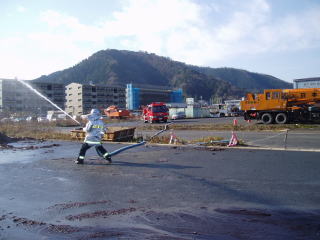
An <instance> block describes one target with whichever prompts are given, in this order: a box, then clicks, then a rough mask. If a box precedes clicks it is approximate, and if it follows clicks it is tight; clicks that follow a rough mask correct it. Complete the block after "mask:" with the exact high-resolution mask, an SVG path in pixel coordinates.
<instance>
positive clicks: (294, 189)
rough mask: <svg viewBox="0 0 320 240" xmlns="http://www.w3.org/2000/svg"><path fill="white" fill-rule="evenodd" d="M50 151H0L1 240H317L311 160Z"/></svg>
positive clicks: (314, 158) (212, 153) (154, 151)
mask: <svg viewBox="0 0 320 240" xmlns="http://www.w3.org/2000/svg"><path fill="white" fill-rule="evenodd" d="M54 143H55V144H60V145H59V146H52V144H53V142H44V143H41V144H40V145H38V144H35V143H33V142H29V143H19V144H16V145H15V146H16V147H21V146H26V145H27V146H30V145H32V146H38V147H41V148H33V149H31V150H22V149H10V150H2V151H0V159H1V160H0V181H1V183H2V184H1V185H0V192H1V195H0V239H1V240H4V239H219V240H234V239H264V240H265V239H279V240H280V239H311V240H313V239H320V223H319V219H320V211H319V209H320V192H319V189H320V175H319V170H320V161H319V153H316V152H293V151H261V150H236V149H226V150H219V149H205V148H199V147H198V148H191V147H186V148H185V147H181V148H180V147H158V146H148V147H145V146H143V147H137V148H133V149H130V150H128V151H126V152H123V153H121V154H119V155H116V156H114V158H113V161H114V162H113V164H112V165H108V164H107V163H106V162H105V161H103V160H101V159H99V158H98V157H96V156H95V153H94V151H93V150H92V151H91V150H90V152H89V153H88V156H87V158H86V161H85V163H86V164H85V165H82V166H81V165H75V164H74V163H73V160H74V158H75V156H76V155H77V152H78V150H79V148H80V143H73V142H54ZM120 146H122V145H118V144H105V147H106V148H107V149H108V150H109V151H112V150H114V149H117V148H119V147H120Z"/></svg>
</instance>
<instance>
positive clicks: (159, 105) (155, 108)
mask: <svg viewBox="0 0 320 240" xmlns="http://www.w3.org/2000/svg"><path fill="white" fill-rule="evenodd" d="M168 117H169V109H168V108H167V106H166V104H165V103H163V102H153V103H151V104H149V105H147V106H146V107H145V108H143V112H142V118H143V121H144V122H145V123H147V122H149V123H154V122H160V121H162V122H167V121H168Z"/></svg>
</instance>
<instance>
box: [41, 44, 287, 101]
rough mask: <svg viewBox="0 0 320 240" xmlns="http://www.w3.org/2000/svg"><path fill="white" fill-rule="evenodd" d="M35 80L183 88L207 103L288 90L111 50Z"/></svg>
mask: <svg viewBox="0 0 320 240" xmlns="http://www.w3.org/2000/svg"><path fill="white" fill-rule="evenodd" d="M35 80H37V81H45V82H56V83H64V84H69V83H71V82H78V83H87V84H89V83H94V84H110V85H123V86H124V85H125V84H127V83H133V84H140V85H141V84H148V85H159V86H168V87H175V88H182V89H183V92H184V95H185V96H186V97H196V98H200V97H202V98H203V99H206V100H209V99H210V98H212V97H213V98H214V97H222V98H224V99H226V98H238V97H241V96H243V95H244V93H245V92H246V91H248V90H251V89H258V90H259V89H263V88H288V87H290V84H289V83H286V82H284V81H282V80H279V79H277V78H274V77H272V76H268V75H262V74H257V73H250V72H247V71H244V70H237V69H230V68H219V69H214V68H207V67H196V66H191V65H187V64H185V63H182V62H177V61H173V60H171V59H169V58H166V57H160V56H157V55H155V54H150V53H146V52H133V51H125V50H112V49H108V50H103V51H99V52H97V53H95V54H93V55H92V56H90V57H89V58H87V59H85V60H83V61H81V62H80V63H79V64H77V65H75V66H73V67H71V68H68V69H65V70H62V71H58V72H55V73H52V74H50V75H48V76H41V77H40V78H38V79H35ZM266 86H268V87H266Z"/></svg>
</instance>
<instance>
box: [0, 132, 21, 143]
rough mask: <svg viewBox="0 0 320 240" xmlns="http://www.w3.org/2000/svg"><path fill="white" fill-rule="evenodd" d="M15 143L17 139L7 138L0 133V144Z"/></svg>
mask: <svg viewBox="0 0 320 240" xmlns="http://www.w3.org/2000/svg"><path fill="white" fill-rule="evenodd" d="M15 141H17V139H15V138H11V137H8V136H7V135H5V134H3V133H2V132H0V144H7V143H11V142H15Z"/></svg>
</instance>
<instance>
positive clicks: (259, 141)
mask: <svg viewBox="0 0 320 240" xmlns="http://www.w3.org/2000/svg"><path fill="white" fill-rule="evenodd" d="M233 119H234V118H233V117H226V118H199V119H179V120H176V121H175V123H177V124H186V125H195V124H196V125H200V124H224V123H233ZM237 120H238V123H239V124H244V123H245V121H244V120H243V118H242V117H237ZM146 124H147V123H143V122H142V121H127V122H126V121H119V122H113V123H109V124H108V125H107V126H108V127H115V126H121V127H139V126H144V125H146ZM157 125H159V126H164V124H163V123H161V124H157ZM71 129H74V128H59V130H60V131H64V132H69V131H70V130H71ZM156 132H157V131H156V130H155V131H146V130H136V131H135V135H136V136H143V137H144V138H146V137H147V136H152V135H153V134H154V133H156ZM164 134H169V132H166V133H164ZM175 134H176V136H177V137H178V138H180V139H182V140H187V141H190V140H199V141H201V138H203V137H209V136H211V137H212V136H217V137H222V138H223V139H225V140H229V139H230V138H231V132H230V131H201V130H189V131H188V130H182V131H179V130H177V131H175ZM236 135H237V136H238V138H239V139H241V140H243V142H244V143H246V144H247V145H249V146H252V147H262V148H283V149H284V148H285V149H288V150H296V151H299V150H302V151H303V150H309V151H312V150H315V151H320V141H319V139H320V138H319V136H320V131H319V130H314V129H306V130H290V131H288V133H286V132H285V131H282V132H281V131H257V132H254V131H239V132H236Z"/></svg>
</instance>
